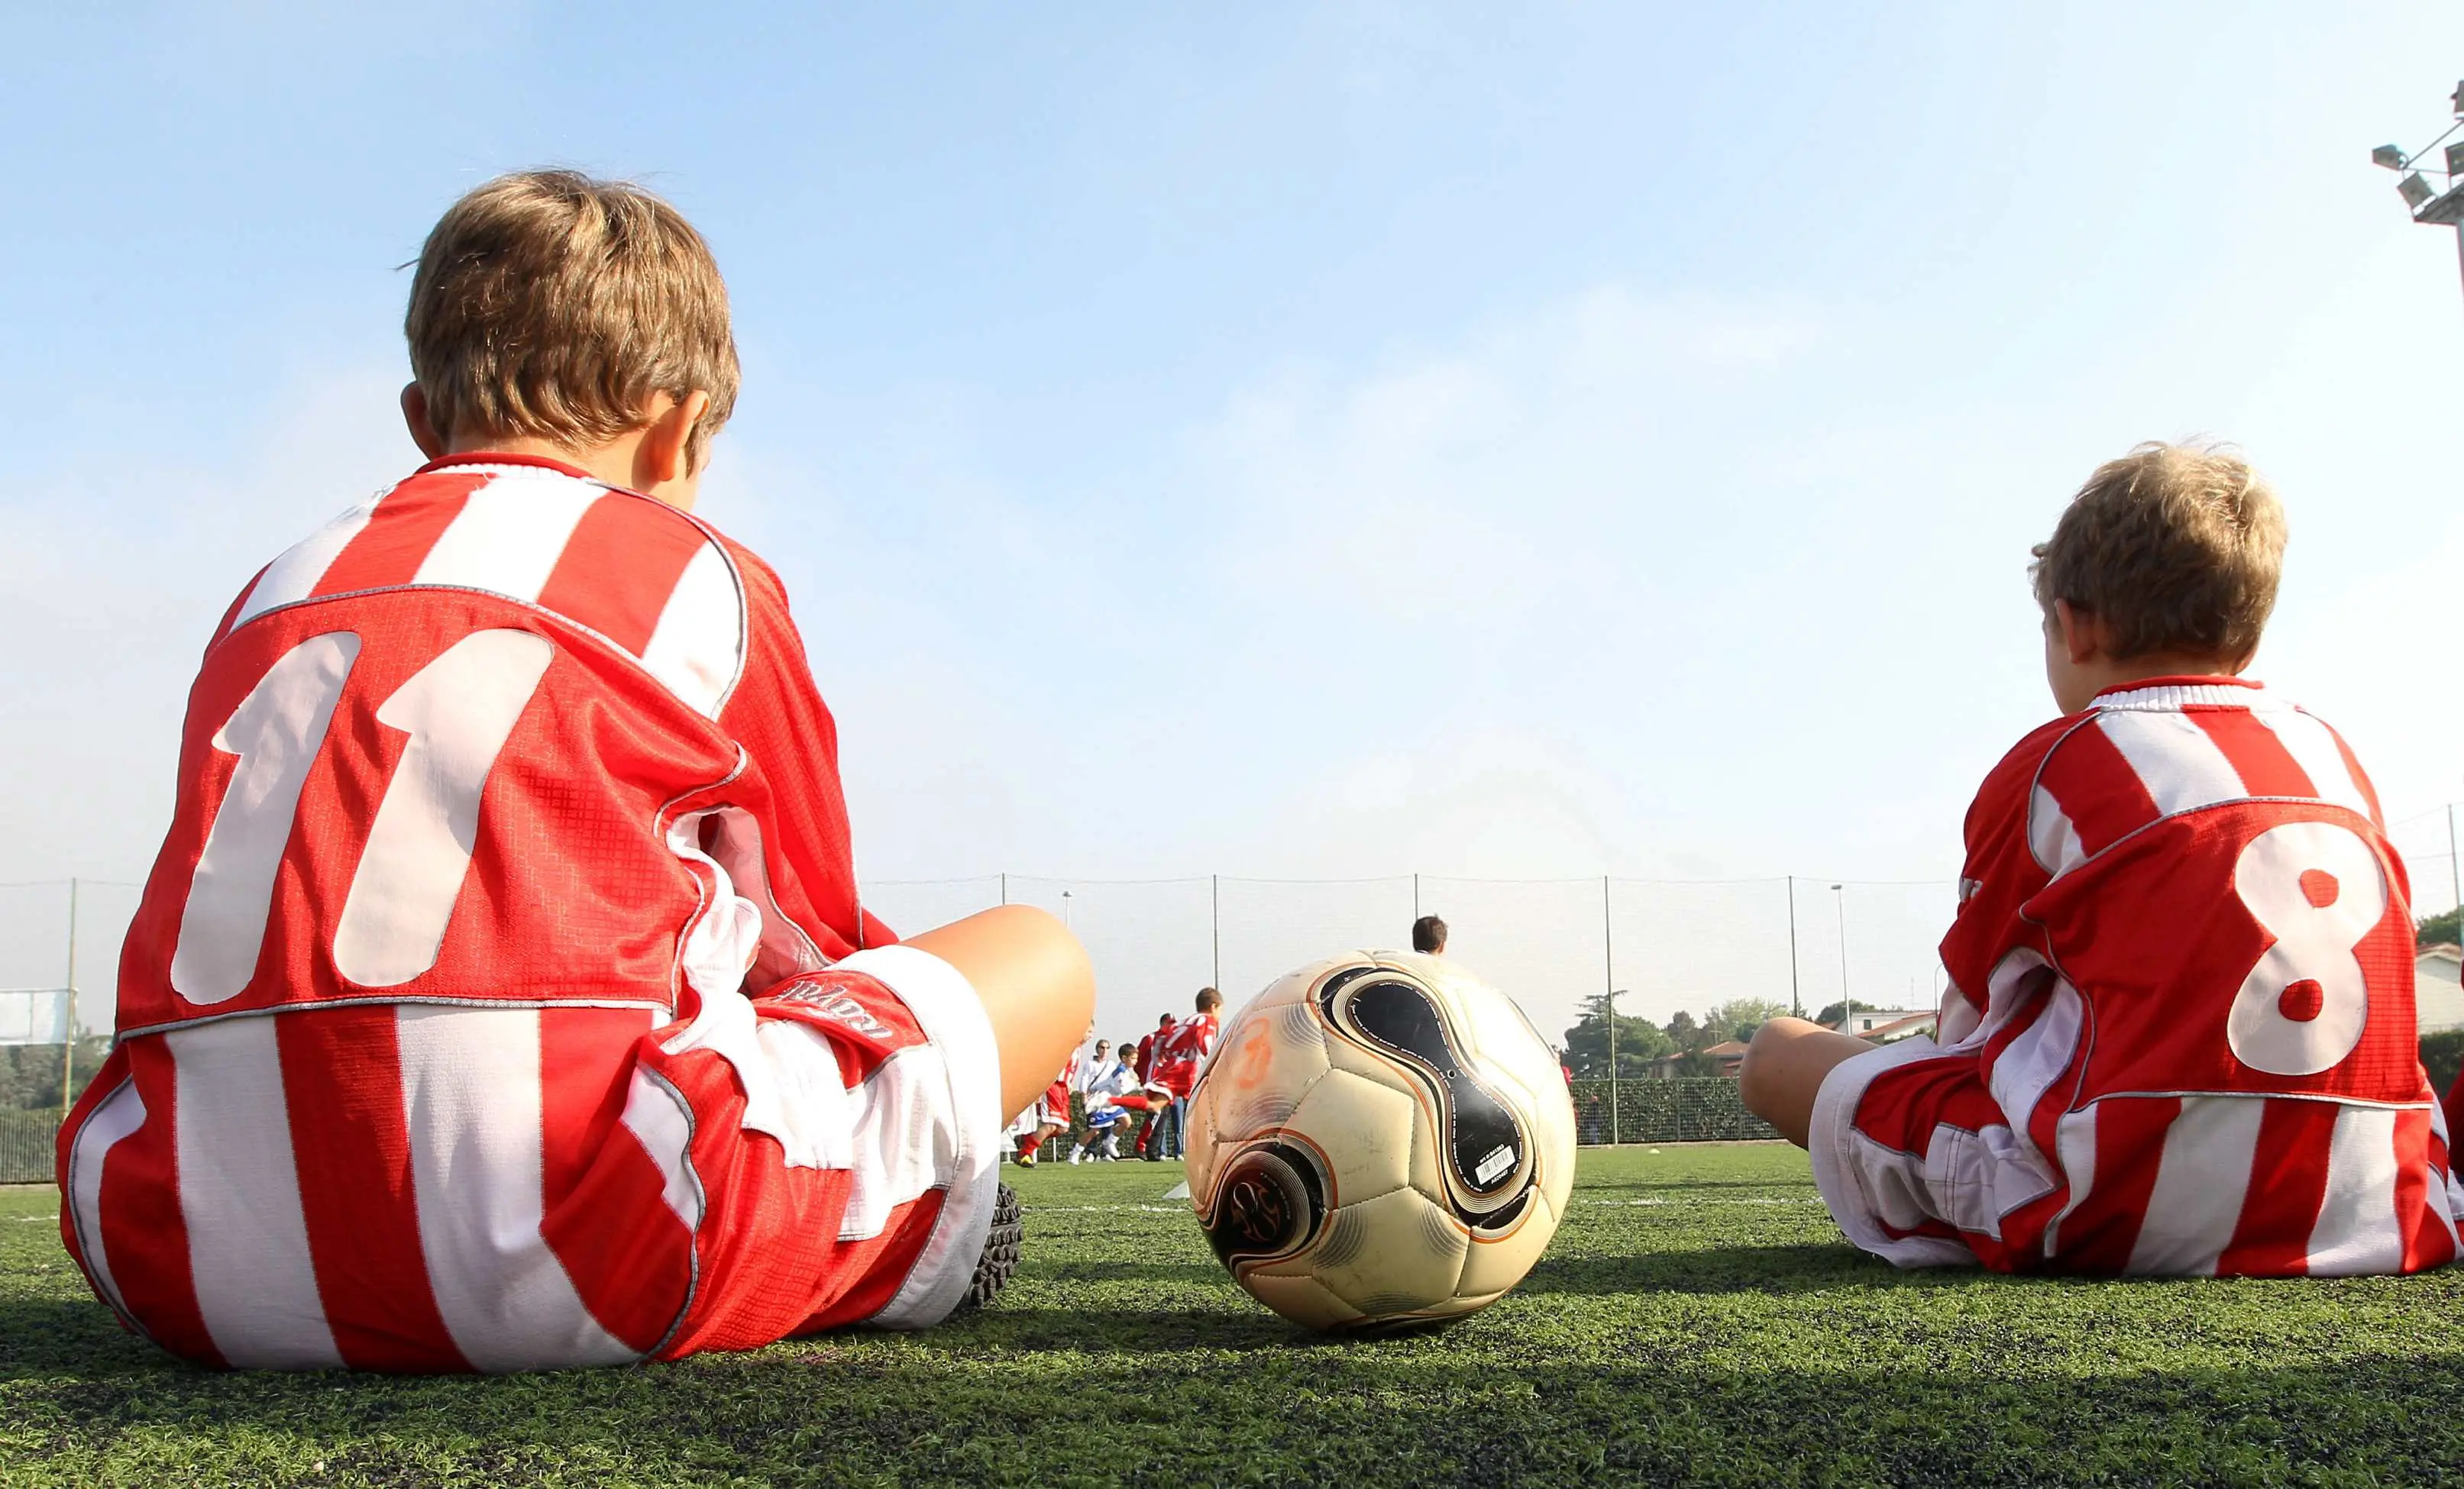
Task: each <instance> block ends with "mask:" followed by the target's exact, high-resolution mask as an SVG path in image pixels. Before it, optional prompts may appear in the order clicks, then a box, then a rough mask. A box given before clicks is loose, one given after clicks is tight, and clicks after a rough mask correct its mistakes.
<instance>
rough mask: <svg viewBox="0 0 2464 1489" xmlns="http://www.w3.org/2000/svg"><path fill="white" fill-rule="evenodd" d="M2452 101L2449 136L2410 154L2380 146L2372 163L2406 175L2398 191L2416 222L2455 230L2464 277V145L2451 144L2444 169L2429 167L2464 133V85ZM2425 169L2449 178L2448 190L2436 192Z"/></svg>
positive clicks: (2372, 154)
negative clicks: (2439, 151)
mask: <svg viewBox="0 0 2464 1489" xmlns="http://www.w3.org/2000/svg"><path fill="white" fill-rule="evenodd" d="M2448 101H2449V102H2450V103H2451V104H2452V105H2453V115H2454V120H2455V121H2454V122H2453V123H2451V124H2449V125H2448V126H2447V130H2446V133H2444V134H2441V135H2440V136H2439V137H2438V138H2437V139H2435V140H2432V141H2431V142H2429V143H2428V144H2426V145H2423V146H2422V147H2421V148H2420V149H2418V150H2414V151H2411V152H2409V153H2408V152H2406V151H2405V150H2402V149H2400V148H2398V147H2397V146H2395V145H2392V144H2383V145H2380V146H2379V147H2378V148H2377V149H2375V150H2372V151H2371V152H2370V162H2371V164H2376V165H2382V166H2385V167H2386V168H2387V169H2388V170H2393V171H2402V172H2405V173H2406V174H2405V176H2404V179H2403V180H2402V181H2400V182H2398V183H2397V185H2396V189H2397V191H2399V192H2400V193H2402V194H2403V197H2404V207H2405V210H2406V211H2408V212H2410V213H2411V214H2412V220H2413V221H2414V222H2417V223H2419V224H2421V225H2422V226H2423V227H2425V228H2453V229H2454V230H2455V267H2456V270H2457V272H2458V273H2459V274H2464V142H2456V143H2453V144H2447V148H2446V152H2445V163H2446V164H2445V167H2444V168H2443V169H2442V168H2441V167H2440V166H2439V165H2437V164H2425V162H2427V161H2428V160H2429V157H2430V153H2431V151H2432V150H2435V149H2437V148H2438V147H2439V146H2440V145H2442V144H2446V143H2447V140H2448V137H2449V136H2451V135H2453V134H2454V133H2455V132H2456V131H2457V130H2459V129H2464V82H2459V83H2457V84H2456V85H2455V91H2454V93H2453V94H2451V95H2450V96H2449V99H2448ZM2425 169H2426V170H2428V171H2429V172H2430V173H2431V174H2432V175H2437V176H2443V177H2445V178H2446V181H2447V185H2446V187H2445V188H2444V189H2443V190H2441V189H2434V188H2432V187H2431V185H2430V183H2429V182H2427V181H2425V180H2423V179H2422V172H2423V171H2424V170H2425Z"/></svg>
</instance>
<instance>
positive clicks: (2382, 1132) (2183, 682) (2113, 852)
mask: <svg viewBox="0 0 2464 1489" xmlns="http://www.w3.org/2000/svg"><path fill="white" fill-rule="evenodd" d="M2283 549H2284V518H2283V514H2282V512H2281V510H2280V509H2279V508H2278V506H2277V501H2276V497H2275V495H2274V494H2273V493H2271V492H2270V491H2269V490H2268V488H2267V487H2266V486H2265V485H2263V484H2262V483H2261V482H2259V481H2258V480H2257V479H2256V477H2255V476H2254V475H2253V473H2252V472H2251V471H2250V468H2249V467H2248V466H2246V465H2244V464H2243V463H2242V462H2241V461H2239V460H2237V459H2235V458H2233V457H2232V456H2231V455H2228V454H2224V453H2221V452H2217V451H2214V450H2207V449H2180V448H2173V447H2167V446H2162V445H2148V446H2142V447H2141V448H2140V449H2136V450H2134V451H2132V452H2131V453H2130V454H2129V455H2128V456H2125V457H2124V458H2123V459H2120V460H2116V461H2113V462H2112V463H2110V464H2108V465H2106V466H2104V467H2102V468H2101V469H2100V470H2099V471H2097V472H2096V473H2095V475H2094V476H2092V477H2091V478H2090V479H2089V481H2088V483H2087V485H2086V486H2085V487H2084V488H2082V489H2081V490H2080V491H2079V494H2078V495H2077V496H2076V497H2075V498H2074V499H2073V500H2072V502H2071V505H2070V507H2069V509H2068V510H2067V511H2066V512H2064V513H2063V515H2062V518H2061V521H2060V523H2059V524H2058V525H2057V527H2056V529H2055V532H2054V536H2053V539H2052V541H2050V542H2047V543H2044V544H2042V545H2040V546H2039V547H2037V549H2036V550H2035V557H2036V563H2035V589H2036V599H2037V602H2038V603H2039V604H2040V605H2041V606H2042V607H2043V610H2044V632H2045V670H2046V676H2047V679H2048V681H2050V682H2051V683H2052V685H2053V692H2054V699H2055V701H2056V703H2057V705H2059V707H2060V709H2061V711H2062V717H2061V718H2059V719H2057V720H2056V721H2055V722H2053V723H2051V724H2048V725H2046V726H2044V727H2043V728H2041V729H2039V730H2037V731H2036V732H2035V734H2030V735H2029V736H2028V737H2027V738H2026V739H2024V740H2022V741H2021V742H2020V743H2019V746H2018V748H2016V749H2014V750H2013V751H2012V752H2011V754H2010V755H2008V756H2006V757H2005V758H2004V759H2003V761H2002V763H2001V764H2000V765H1998V766H1996V767H1995V768H1994V770H1993V772H1992V774H1991V775H1990V776H1988V777H1986V780H1985V784H1984V787H1983V788H1982V789H1981V790H1980V791H1979V792H1978V793H1977V797H1976V802H1975V804H1974V805H1973V806H1972V807H1970V808H1969V814H1968V829H1967V844H1968V859H1967V867H1966V868H1965V869H1963V870H1962V874H1961V884H1960V895H1961V903H1960V908H1959V913H1958V917H1957V919H1956V920H1955V921H1954V922H1953V924H1952V926H1951V929H1950V932H1949V934H1948V935H1947V936H1946V937H1945V938H1944V940H1943V943H1942V959H1943V964H1944V966H1945V967H1946V968H1947V969H1948V971H1949V973H1950V977H1951V986H1950V989H1949V991H1948V992H1947V994H1946V995H1945V996H1944V999H1943V1009H1942V1018H1941V1021H1940V1029H1939V1042H1937V1041H1936V1040H1925V1039H1912V1040H1906V1041H1904V1042H1903V1043H1898V1044H1891V1045H1886V1046H1882V1047H1880V1048H1877V1047H1874V1046H1870V1045H1868V1044H1866V1043H1865V1042H1864V1041H1863V1040H1856V1039H1851V1038H1850V1037H1848V1036H1847V1035H1844V1034H1839V1033H1836V1032H1834V1031H1832V1030H1829V1029H1824V1028H1822V1027H1820V1026H1818V1025H1815V1024H1812V1023H1808V1022H1806V1021H1805V1020H1803V1019H1801V1018H1779V1019H1773V1020H1772V1021H1771V1022H1770V1023H1767V1024H1765V1025H1763V1027H1762V1029H1761V1031H1760V1032H1759V1033H1758V1034H1756V1036H1755V1037H1754V1041H1753V1047H1752V1050H1751V1052H1750V1053H1749V1055H1748V1057H1747V1060H1746V1064H1745V1070H1744V1073H1743V1083H1744V1090H1743V1095H1744V1097H1745V1100H1746V1104H1747V1105H1748V1106H1750V1107H1751V1108H1753V1110H1754V1111H1756V1112H1757V1113H1759V1114H1760V1115H1761V1116H1763V1117H1764V1118H1765V1119H1766V1120H1767V1121H1769V1122H1771V1125H1772V1126H1774V1127H1776V1128H1779V1129H1780V1131H1781V1132H1782V1133H1783V1134H1785V1135H1786V1136H1787V1137H1788V1138H1789V1139H1790V1140H1791V1141H1793V1142H1794V1143H1796V1144H1797V1145H1799V1146H1800V1147H1804V1148H1808V1149H1810V1150H1812V1153H1813V1158H1814V1172H1815V1181H1816V1183H1817V1184H1818V1185H1819V1186H1820V1188H1821V1192H1822V1197H1823V1199H1824V1201H1825V1202H1826V1203H1827V1204H1829V1206H1830V1208H1831V1213H1832V1215H1833V1216H1834V1217H1835V1218H1837V1220H1838V1222H1839V1225H1840V1228H1841V1229H1842V1230H1844V1231H1846V1232H1847V1233H1848V1237H1849V1238H1850V1239H1851V1240H1854V1241H1855V1242H1856V1243H1857V1244H1859V1246H1862V1247H1864V1248H1865V1249H1866V1250H1868V1251H1871V1252H1874V1253H1876V1254H1877V1255H1879V1256H1881V1257H1884V1258H1887V1259H1890V1260H1891V1261H1893V1262H1896V1263H1898V1264H1899V1265H1901V1266H1928V1265H1951V1264H1960V1263H1973V1262H1978V1261H1981V1262H1983V1263H1984V1264H1985V1265H1987V1266H1990V1267H1993V1268H1996V1269H1998V1270H2001V1271H2006V1272H2067V1273H2099V1274H2112V1273H2160V1274H2175V1275H2194V1276H2207V1275H2226V1274H2245V1275H2255V1276H2299V1275H2304V1274H2306V1275H2310V1276H2344V1275H2351V1274H2356V1273H2376V1272H2411V1271H2417V1270H2420V1269H2422V1268H2427V1267H2435V1266H2439V1265H2442V1264H2444V1263H2446V1262H2447V1261H2449V1260H2451V1259H2453V1258H2454V1256H2455V1254H2456V1244H2457V1243H2456V1221H2457V1219H2458V1217H2459V1216H2464V1186H2459V1185H2457V1184H2456V1183H2455V1181H2454V1180H2453V1177H2452V1176H2451V1174H2450V1170H2449V1159H2448V1149H2447V1141H2448V1131H2447V1127H2446V1123H2445V1120H2444V1119H2443V1117H2442V1116H2441V1114H2440V1111H2439V1108H2438V1105H2437V1103H2436V1101H2435V1100H2434V1099H2433V1096H2432V1093H2431V1089H2430V1086H2429V1083H2428V1079H2427V1078H2426V1077H2425V1076H2424V1074H2423V1072H2422V1068H2421V1063H2420V1060H2419V1058H2418V1051H2417V1046H2416V1044H2415V1035H2414V1027H2413V1018H2414V1015H2413V963H2412V917H2411V911H2410V909H2409V905H2408V903H2407V901H2408V895H2409V889H2408V886H2407V883H2406V879H2405V870H2404V865H2403V863H2402V861H2401V860H2400V859H2398V858H2397V856H2396V854H2395V852H2394V850H2393V849H2392V848H2391V847H2390V846H2389V845H2388V843H2387V837H2386V833H2385V830H2384V826H2383V824H2382V822H2381V821H2380V816H2379V804H2378V799H2377V796H2376V795H2375V794H2374V793H2373V792H2372V790H2371V788H2370V783H2369V780H2368V777H2365V775H2364V774H2363V773H2362V768H2361V765H2360V764H2359V763H2358V762H2357V761H2356V760H2355V759H2354V758H2353V755H2352V752H2351V751H2350V750H2349V749H2347V748H2346V747H2345V745H2344V742H2343V739H2341V738H2340V737H2338V736H2337V734H2335V732H2334V731H2333V730H2330V729H2329V728H2328V727H2327V726H2326V725H2325V724H2323V723H2321V722H2320V721H2319V720H2318V719H2316V718H2314V717H2312V716H2311V715H2310V714H2308V713H2306V712H2302V711H2301V710H2299V709H2298V708H2295V707H2293V706H2292V705H2290V704H2288V703H2285V702H2284V701H2282V700H2280V699H2278V698H2277V697H2276V696H2275V695H2274V694H2273V693H2270V692H2268V691H2267V690H2265V689H2263V688H2261V687H2260V686H2258V685H2257V684H2255V683H2252V682H2248V681H2245V680H2243V678H2242V677H2241V675H2240V674H2241V672H2242V670H2243V669H2244V668H2246V667H2248V666H2249V663H2250V660H2251V656H2252V653H2253V652H2254V651H2255V649H2256V648H2257V646H2258V640H2259V631H2260V629H2261V627H2262V626H2263V625H2264V624H2266V621H2267V617H2268V612H2269V611H2270V609H2272V608H2273V606H2274V604H2275V601H2276V585H2277V572H2278V569H2279V566H2280V564H2281V561H2282V557H2283Z"/></svg>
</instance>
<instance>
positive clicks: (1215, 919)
mask: <svg viewBox="0 0 2464 1489" xmlns="http://www.w3.org/2000/svg"><path fill="white" fill-rule="evenodd" d="M1206 933H1207V936H1208V937H1209V939H1210V943H1211V945H1212V947H1213V951H1214V967H1215V977H1214V980H1213V981H1211V982H1209V983H1208V984H1207V986H1209V987H1211V988H1213V989H1215V990H1216V991H1217V992H1219V993H1221V991H1223V876H1222V875H1221V874H1209V875H1207V876H1206Z"/></svg>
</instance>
